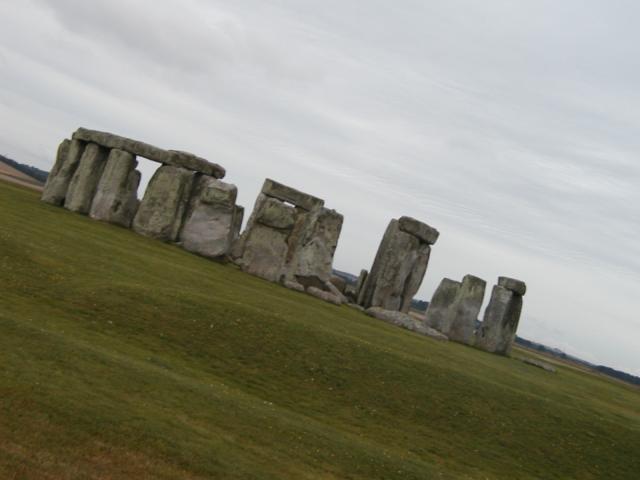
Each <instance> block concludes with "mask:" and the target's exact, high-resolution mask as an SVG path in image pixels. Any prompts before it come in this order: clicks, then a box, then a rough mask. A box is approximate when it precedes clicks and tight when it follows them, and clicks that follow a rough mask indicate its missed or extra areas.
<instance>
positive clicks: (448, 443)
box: [0, 182, 640, 479]
mask: <svg viewBox="0 0 640 480" xmlns="http://www.w3.org/2000/svg"><path fill="white" fill-rule="evenodd" d="M0 293H1V296H0V478H9V479H11V478H16V479H18V478H56V479H58V478H225V479H234V478H243V479H244V478H255V479H284V478H291V479H311V478H314V479H316V478H317V479H335V478H351V479H373V478H380V479H382V478H384V479H390V478H402V479H424V478H445V479H446V478H456V479H458V478H473V479H485V478H486V479H497V478H504V479H514V478H541V479H566V478H575V479H603V478H617V479H618V478H620V479H621V478H629V479H632V478H633V479H635V478H637V472H638V471H640V394H639V393H638V390H636V389H633V388H631V387H626V386H624V385H620V384H618V383H614V382H611V381H608V380H606V379H602V378H599V377H597V376H593V375H587V374H584V373H581V372H579V371H576V370H575V369H571V368H563V367H560V371H559V373H557V374H555V375H554V374H550V373H547V372H545V371H543V370H540V369H537V368H534V367H531V366H528V365H525V364H523V363H521V362H517V361H515V360H510V359H506V358H502V357H498V356H493V355H489V354H485V353H482V352H479V351H475V350H473V349H470V348H465V347H463V346H461V345H456V344H442V343H438V342H435V341H432V340H430V339H426V338H423V337H420V336H417V335H414V334H412V333H409V332H406V331H403V330H400V329H397V328H394V327H391V326H388V325H386V324H384V323H382V322H379V321H377V320H374V319H371V318H368V317H366V316H365V315H363V314H361V313H359V312H357V311H354V310H351V309H349V308H347V307H341V308H338V307H335V306H332V305H328V304H325V303H322V302H320V301H317V300H315V299H313V298H310V297H307V296H305V295H302V294H298V293H296V292H292V291H288V290H286V289H284V288H281V287H279V286H277V285H273V284H270V283H267V282H264V281H262V280H260V279H257V278H254V277H250V276H247V275H245V274H243V273H241V272H239V271H237V270H236V269H235V268H233V267H232V266H228V265H227V266H225V265H219V264H217V263H214V262H210V261H207V260H204V259H201V258H198V257H196V256H194V255H190V254H188V253H186V252H184V251H182V250H181V249H179V248H177V247H175V246H171V245H165V244H162V243H160V242H156V241H153V240H149V239H147V238H144V237H140V236H138V235H135V234H134V233H132V232H129V231H126V230H123V229H120V228H117V227H113V226H110V225H106V224H102V223H98V222H95V221H92V220H90V219H88V218H86V217H82V216H79V215H75V214H72V213H69V212H67V211H65V210H63V209H59V208H54V207H50V206H48V205H44V204H42V203H40V202H39V201H38V198H37V193H35V192H31V191H27V190H26V189H23V188H20V187H17V186H12V185H9V184H6V183H3V182H0Z"/></svg>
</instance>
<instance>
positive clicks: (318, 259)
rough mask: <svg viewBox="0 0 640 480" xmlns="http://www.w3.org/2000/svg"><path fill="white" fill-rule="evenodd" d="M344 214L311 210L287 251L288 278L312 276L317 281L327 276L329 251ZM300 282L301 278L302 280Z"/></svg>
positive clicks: (340, 227)
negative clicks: (288, 254) (290, 252)
mask: <svg viewBox="0 0 640 480" xmlns="http://www.w3.org/2000/svg"><path fill="white" fill-rule="evenodd" d="M343 220H344V218H343V216H342V215H341V214H339V213H338V212H336V211H335V210H329V209H327V208H324V207H319V208H317V209H316V210H314V211H313V212H312V213H311V215H310V218H309V220H308V222H307V228H306V229H304V230H303V231H302V232H301V234H300V238H299V242H298V244H297V245H295V246H294V247H295V249H294V250H293V254H292V255H291V257H292V258H291V261H290V268H289V269H288V272H287V276H288V278H289V279H296V280H297V281H299V282H300V281H301V279H302V278H305V279H306V278H314V279H317V280H318V281H320V282H321V283H323V284H324V283H326V282H328V281H330V280H331V273H332V270H333V269H332V266H333V255H334V253H335V251H336V247H337V246H338V239H339V238H340V231H341V230H342V222H343ZM303 282H304V280H303Z"/></svg>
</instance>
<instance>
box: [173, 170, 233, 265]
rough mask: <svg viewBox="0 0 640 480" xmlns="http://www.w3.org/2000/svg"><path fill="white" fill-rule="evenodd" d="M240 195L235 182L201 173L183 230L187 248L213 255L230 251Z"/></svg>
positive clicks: (181, 240) (181, 236) (212, 256)
mask: <svg viewBox="0 0 640 480" xmlns="http://www.w3.org/2000/svg"><path fill="white" fill-rule="evenodd" d="M237 194H238V189H237V188H236V186H235V185H231V184H229V183H224V182H222V181H220V180H217V179H215V178H213V177H208V176H200V177H199V178H197V179H196V180H195V184H194V188H193V192H192V195H191V200H190V202H189V209H188V211H187V214H186V216H185V220H184V224H183V226H182V231H181V232H180V243H181V245H182V247H183V248H184V249H185V250H189V251H190V252H194V253H197V254H199V255H203V256H205V257H210V258H217V257H222V256H224V255H226V254H227V253H229V250H230V248H231V244H232V242H233V235H234V230H233V229H234V215H235V213H236V205H235V203H236V196H237Z"/></svg>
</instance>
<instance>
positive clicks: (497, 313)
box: [476, 277, 527, 355]
mask: <svg viewBox="0 0 640 480" xmlns="http://www.w3.org/2000/svg"><path fill="white" fill-rule="evenodd" d="M526 290H527V289H526V285H525V283H524V282H522V281H520V280H516V279H513V278H507V277H500V278H499V279H498V284H497V285H495V286H494V287H493V290H492V292H491V300H490V301H489V305H488V306H487V309H486V310H485V312H484V319H483V321H482V324H481V325H480V328H479V329H478V331H477V332H476V347H478V348H480V349H482V350H486V351H487V352H492V353H497V354H500V355H509V354H510V352H511V346H512V345H513V341H514V339H515V336H516V331H517V330H518V323H519V322H520V314H521V312H522V297H523V295H524V294H525V293H526Z"/></svg>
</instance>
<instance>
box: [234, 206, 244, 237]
mask: <svg viewBox="0 0 640 480" xmlns="http://www.w3.org/2000/svg"><path fill="white" fill-rule="evenodd" d="M243 218H244V207H242V206H240V205H236V209H235V212H234V214H233V235H231V238H232V239H233V241H234V242H235V241H236V240H237V239H238V237H240V230H241V229H242V219H243Z"/></svg>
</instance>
